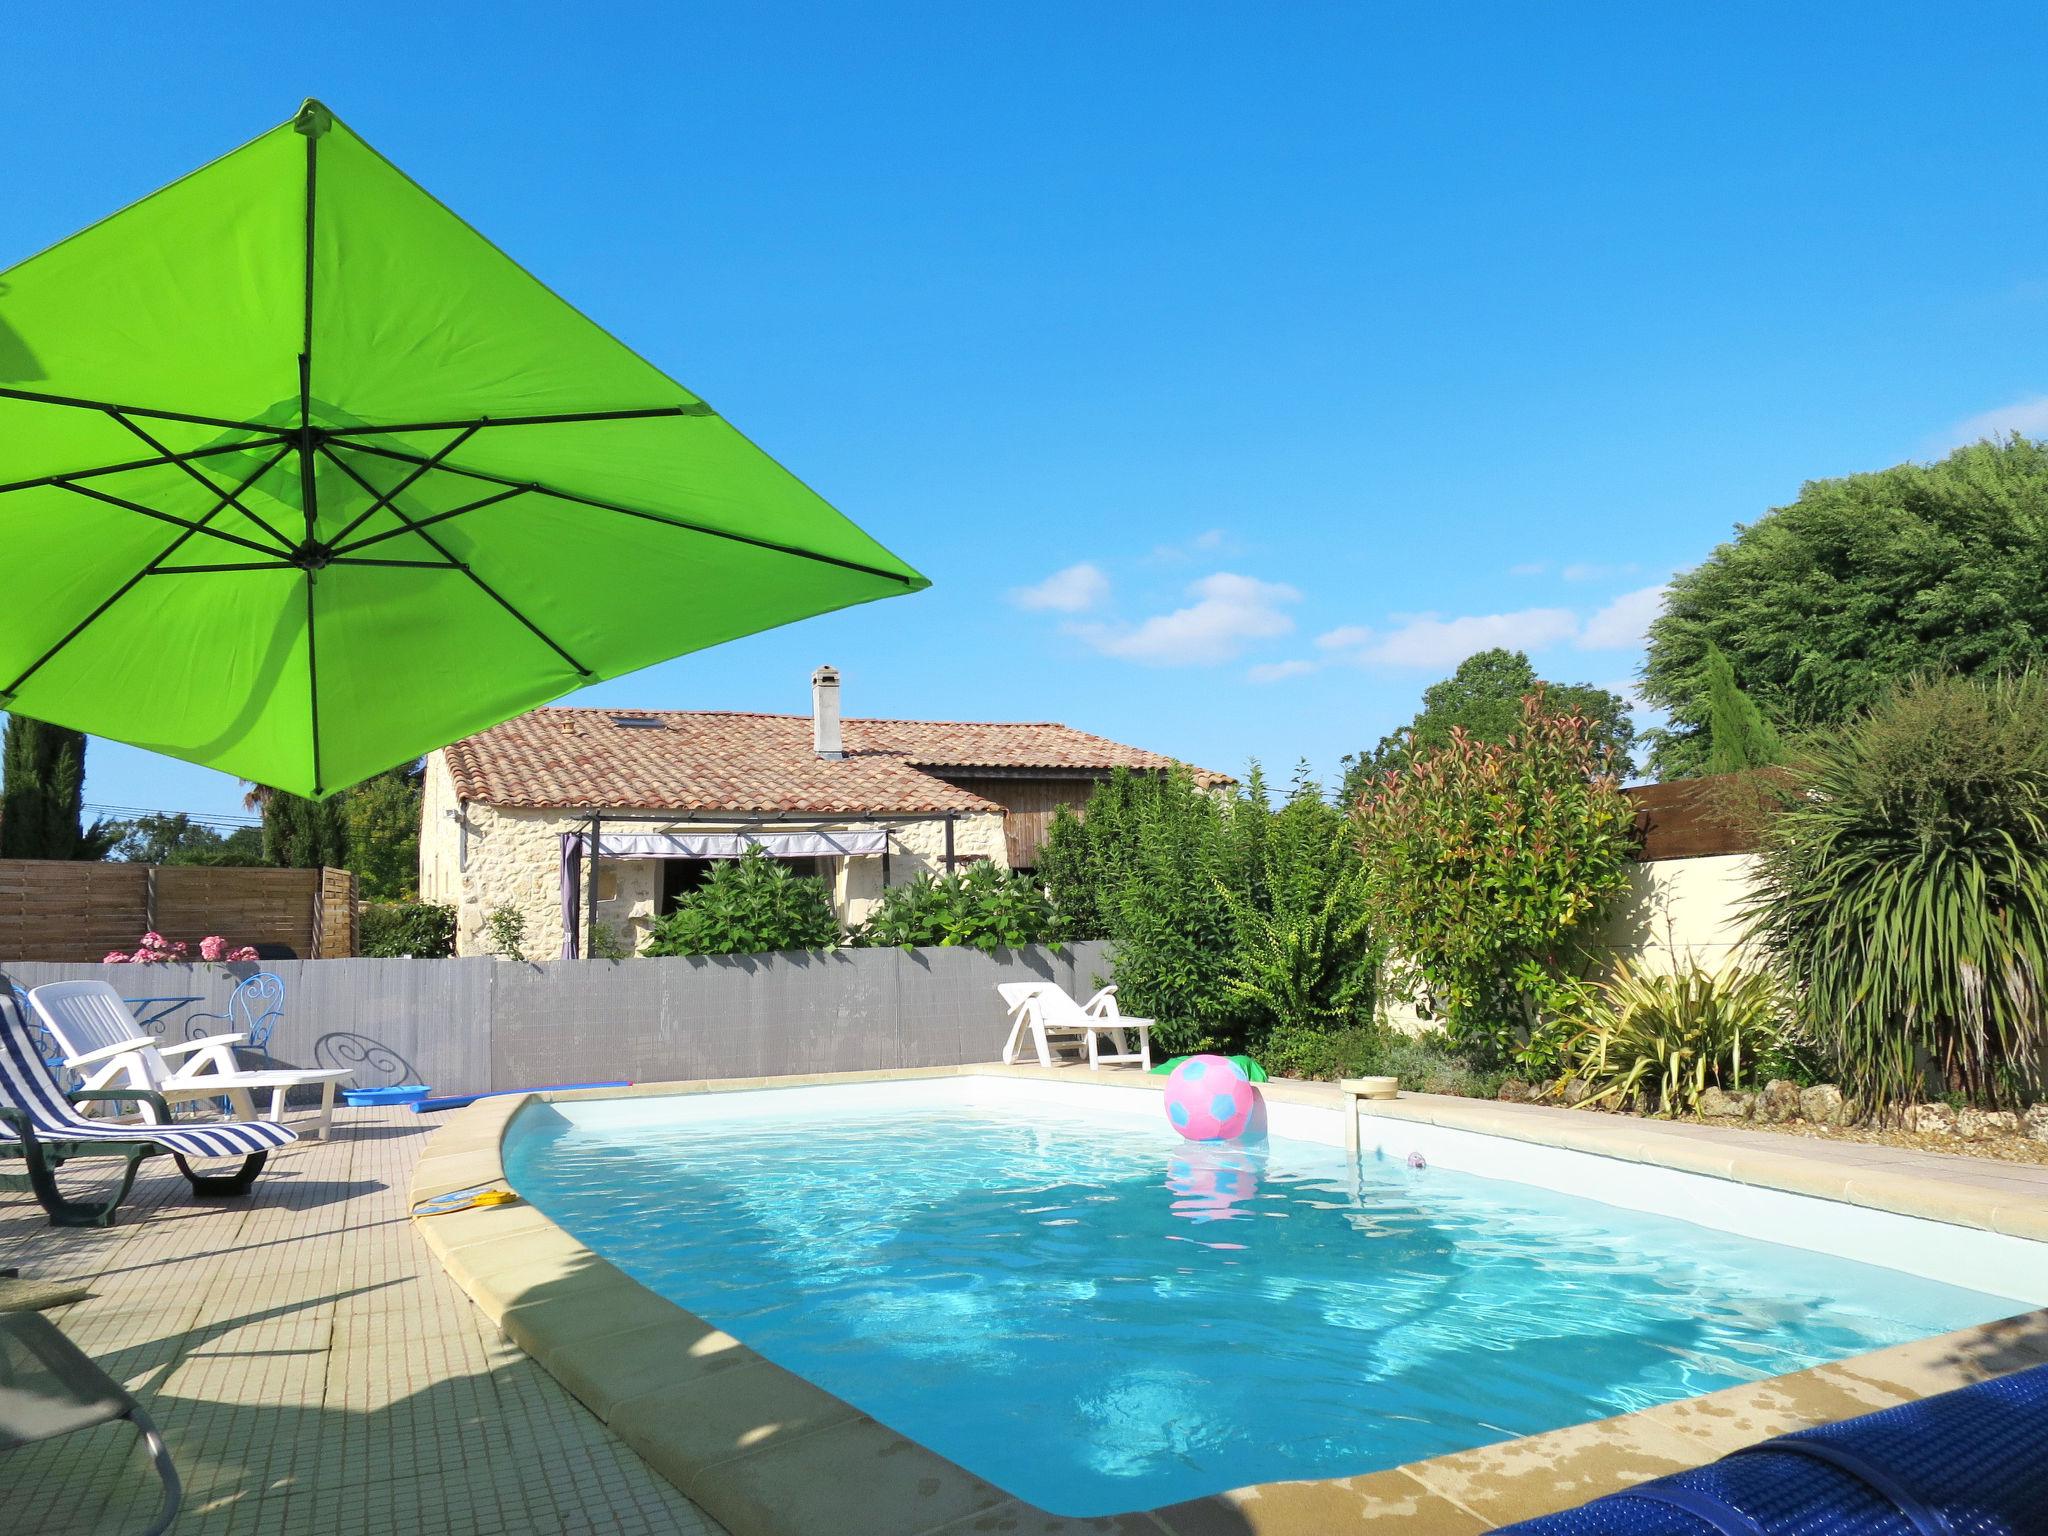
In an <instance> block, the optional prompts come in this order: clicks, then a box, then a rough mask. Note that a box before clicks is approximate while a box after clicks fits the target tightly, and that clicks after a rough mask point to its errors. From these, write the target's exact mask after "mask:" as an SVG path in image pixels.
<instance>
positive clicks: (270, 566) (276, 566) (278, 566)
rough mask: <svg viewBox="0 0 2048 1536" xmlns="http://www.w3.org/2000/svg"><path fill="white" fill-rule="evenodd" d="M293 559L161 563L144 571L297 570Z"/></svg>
mask: <svg viewBox="0 0 2048 1536" xmlns="http://www.w3.org/2000/svg"><path fill="white" fill-rule="evenodd" d="M298 569H299V566H298V564H297V563H296V562H295V561H291V560H251V561H250V562H249V563H248V564H246V565H160V566H157V567H156V568H155V569H153V570H147V571H144V572H143V573H142V574H143V575H145V576H199V575H204V574H207V573H209V572H213V571H295V570H298Z"/></svg>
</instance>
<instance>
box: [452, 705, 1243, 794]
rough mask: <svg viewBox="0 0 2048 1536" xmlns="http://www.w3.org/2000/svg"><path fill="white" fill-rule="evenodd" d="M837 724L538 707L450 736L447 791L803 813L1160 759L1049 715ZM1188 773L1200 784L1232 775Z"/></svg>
mask: <svg viewBox="0 0 2048 1536" xmlns="http://www.w3.org/2000/svg"><path fill="white" fill-rule="evenodd" d="M622 719H625V720H643V721H652V722H655V723H654V724H652V725H637V726H636V725H621V724H619V721H620V720H622ZM841 734H842V737H843V739H844V743H845V747H846V756H845V758H843V759H842V760H840V761H838V762H827V761H825V760H824V759H821V758H820V757H818V756H817V755H816V754H815V753H814V752H813V751H812V750H811V717H810V716H809V715H760V714H739V713H727V712H722V711H712V710H628V709H564V708H546V709H536V710H534V711H532V712H531V713H529V714H524V715H521V716H519V717H518V718H517V719H515V720H508V721H506V722H505V723H504V724H503V725H499V726H494V727H492V728H491V729H490V730H488V731H481V732H479V733H478V734H477V735H474V736H471V737H468V738H466V739H465V740H462V741H458V742H456V743H455V744H454V745H453V746H451V747H449V748H448V749H447V754H448V767H449V770H450V771H451V772H452V773H453V775H454V778H455V792H456V794H457V795H458V796H460V797H461V798H462V799H464V800H474V801H477V802H479V803H480V804H484V805H497V806H508V807H512V808H515V809H528V810H543V809H544V810H564V809H569V810H582V809H586V808H593V809H599V810H622V811H623V810H645V811H709V812H718V811H735V812H748V813H763V812H796V813H802V814H808V815H862V814H867V815H891V814H893V815H901V814H905V813H915V812H940V811H986V810H993V809H996V808H997V807H996V806H995V805H994V803H993V802H991V801H989V800H986V799H984V798H982V797H981V796H980V795H977V794H974V793H972V792H971V791H969V790H965V789H962V788H960V787H959V786H958V785H956V784H951V783H948V782H947V781H946V780H945V779H944V778H942V777H940V774H942V773H951V774H954V775H955V776H957V777H962V778H972V777H973V776H974V774H975V771H976V770H984V771H992V772H1000V773H1015V772H1017V771H1019V770H1029V769H1042V770H1045V771H1046V772H1047V773H1048V774H1051V775H1055V776H1057V775H1063V774H1068V773H1074V772H1090V771H1092V772H1106V771H1107V770H1109V769H1111V768H1115V767H1130V768H1142V769H1154V770H1164V769H1167V768H1170V767H1172V766H1173V759H1172V758H1169V757H1162V756H1161V755H1160V754H1158V753H1156V752H1145V751H1141V750H1139V749H1138V748H1137V747H1127V746H1125V745H1123V744H1122V743H1121V742H1115V741H1110V740H1108V739H1107V738H1105V737H1101V736H1091V735H1089V734H1088V733H1087V732H1086V731H1076V730H1073V729H1071V728H1069V727H1067V726H1064V725H1054V724H1049V723H1040V724H1001V723H993V722H982V721H967V720H957V721H956V720H855V719H849V720H845V721H843V722H842V723H841ZM1194 772H1195V778H1196V781H1197V782H1198V783H1201V784H1203V785H1207V786H1212V787H1213V786H1216V785H1221V784H1228V783H1231V782H1233V781H1232V780H1231V778H1230V776H1229V775H1228V774H1221V773H1212V772H1210V771H1209V770H1207V769H1202V768H1197V769H1195V770H1194Z"/></svg>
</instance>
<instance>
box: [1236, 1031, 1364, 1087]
mask: <svg viewBox="0 0 2048 1536" xmlns="http://www.w3.org/2000/svg"><path fill="white" fill-rule="evenodd" d="M1385 1053H1386V1041H1385V1040H1384V1039H1383V1038H1382V1032H1381V1031H1380V1030H1379V1029H1377V1028H1375V1027H1374V1026H1372V1025H1370V1024H1360V1025H1353V1026H1351V1027H1350V1028H1348V1029H1316V1028H1314V1027H1311V1026H1304V1025H1298V1024H1283V1025H1280V1026H1279V1027H1277V1028H1275V1029H1274V1030H1273V1031H1272V1032H1271V1033H1269V1034H1268V1035H1267V1036H1266V1038H1265V1039H1264V1040H1263V1041H1261V1042H1260V1043H1259V1046H1258V1048H1257V1049H1256V1050H1255V1051H1253V1052H1252V1055H1253V1056H1255V1057H1256V1058H1257V1059H1258V1063H1259V1065H1260V1066H1262V1067H1264V1068H1265V1069H1266V1070H1267V1071H1268V1072H1269V1073H1271V1074H1272V1075H1273V1076H1274V1077H1303V1078H1310V1079H1312V1080H1315V1081H1318V1082H1326V1083H1328V1082H1335V1081H1336V1080H1337V1079H1338V1078H1340V1077H1365V1076H1367V1075H1369V1074H1372V1073H1375V1072H1377V1071H1378V1070H1379V1061H1380V1058H1381V1057H1382V1056H1383V1055H1384V1054H1385Z"/></svg>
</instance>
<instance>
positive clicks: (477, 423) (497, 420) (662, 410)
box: [327, 400, 718, 437]
mask: <svg viewBox="0 0 2048 1536" xmlns="http://www.w3.org/2000/svg"><path fill="white" fill-rule="evenodd" d="M717 414H718V412H716V411H714V410H713V409H711V407H710V406H708V405H706V404H705V403H704V402H703V401H701V400H699V401H698V402H697V403H696V404H695V405H648V406H640V407H637V408H635V409H631V410H623V411H562V412H559V413H556V414H553V415H547V416H480V417H476V418H474V419H471V420H468V421H408V422H403V423H401V424H400V425H398V426H395V427H372V426H361V427H330V428H328V431H327V435H328V436H329V437H375V436H378V435H380V434H383V433H386V432H452V431H454V430H455V429H456V428H457V427H468V428H469V429H470V430H471V431H472V432H474V431H477V430H479V429H481V428H484V427H548V426H555V425H558V424H560V423H564V422H579V421H639V420H644V419H646V418H648V417H661V416H716V415H717Z"/></svg>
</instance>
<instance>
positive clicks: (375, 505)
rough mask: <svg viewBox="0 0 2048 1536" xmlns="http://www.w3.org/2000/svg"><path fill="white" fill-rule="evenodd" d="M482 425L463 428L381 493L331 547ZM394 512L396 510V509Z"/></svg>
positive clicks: (388, 504) (456, 447) (405, 490)
mask: <svg viewBox="0 0 2048 1536" xmlns="http://www.w3.org/2000/svg"><path fill="white" fill-rule="evenodd" d="M481 425H482V423H481V422H476V423H472V424H471V425H470V426H467V427H465V428H463V430H462V431H461V432H460V433H459V434H458V435H457V436H455V437H451V438H450V439H448V441H447V442H445V443H443V444H442V445H441V446H440V447H439V448H438V449H436V450H435V452H434V456H433V457H432V458H430V459H428V460H427V462H426V463H424V464H416V465H414V466H413V469H412V473H410V474H409V475H407V476H406V477H405V478H404V479H403V480H401V481H399V482H398V484H396V485H394V486H393V487H391V489H390V490H388V491H382V492H379V493H378V495H377V498H376V499H375V500H374V501H372V502H371V503H370V505H369V507H368V508H367V509H366V510H364V511H362V512H360V513H358V514H357V515H356V516H354V517H352V518H350V519H349V521H348V524H347V526H345V527H344V528H343V529H342V530H341V532H339V533H337V534H336V535H335V536H334V537H333V538H331V539H329V540H328V541H327V542H328V544H329V545H330V546H333V545H338V544H340V543H341V541H342V540H343V539H345V538H347V537H348V536H349V535H350V534H352V533H354V532H355V531H356V530H357V529H358V528H360V527H362V526H363V524H365V523H367V522H368V521H369V520H370V519H371V518H373V517H375V516H376V515H377V514H378V513H379V512H381V511H382V510H383V509H384V508H386V507H388V506H390V505H391V503H392V501H393V499H394V498H396V497H399V496H403V495H404V494H405V493H406V492H407V491H408V490H410V489H411V488H412V484H413V482H414V481H416V480H418V479H419V477H420V476H421V475H424V474H425V473H426V472H427V471H428V470H430V469H432V468H434V467H435V466H436V465H437V464H439V463H440V462H441V461H442V460H443V459H445V458H447V457H448V455H449V454H451V453H453V452H454V451H455V450H456V449H458V448H460V447H461V446H462V445H463V444H464V443H466V442H468V441H469V440H470V438H471V437H472V436H473V435H474V434H475V432H476V430H477V427H479V426H481ZM394 510H396V509H395V508H394Z"/></svg>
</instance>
